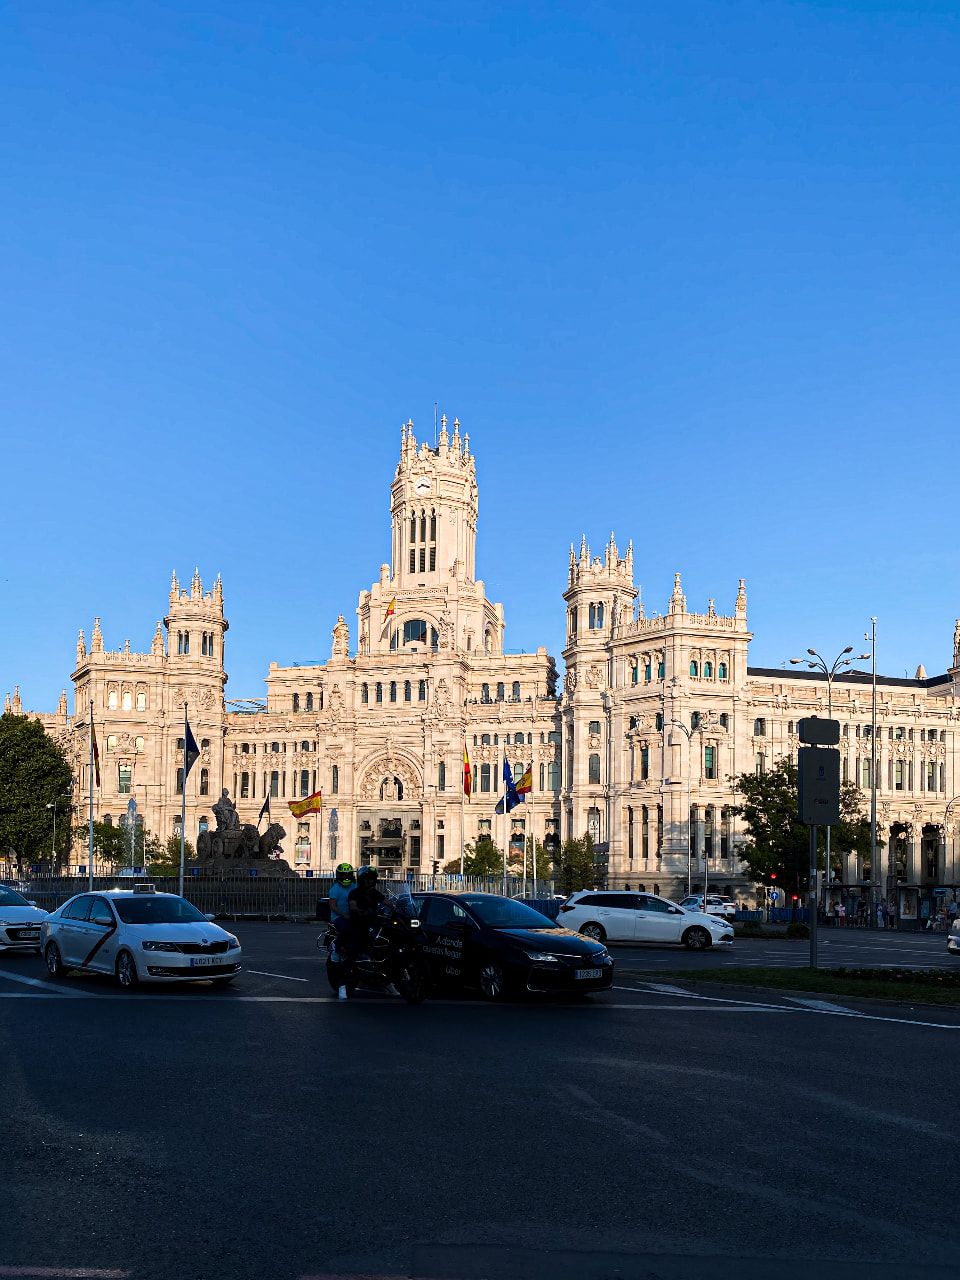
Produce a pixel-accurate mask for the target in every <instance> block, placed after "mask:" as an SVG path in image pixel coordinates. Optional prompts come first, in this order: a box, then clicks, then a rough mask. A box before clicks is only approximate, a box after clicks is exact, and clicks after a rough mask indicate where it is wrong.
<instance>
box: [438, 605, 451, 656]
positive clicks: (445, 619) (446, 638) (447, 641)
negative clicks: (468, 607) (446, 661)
mask: <svg viewBox="0 0 960 1280" xmlns="http://www.w3.org/2000/svg"><path fill="white" fill-rule="evenodd" d="M453 641H454V633H453V622H452V620H451V618H450V615H449V613H445V614H443V616H442V617H441V618H440V638H439V645H440V648H441V649H452V648H453Z"/></svg>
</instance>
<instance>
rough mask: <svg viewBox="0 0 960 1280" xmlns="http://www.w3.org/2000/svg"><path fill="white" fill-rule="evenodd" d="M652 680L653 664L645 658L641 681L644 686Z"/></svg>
mask: <svg viewBox="0 0 960 1280" xmlns="http://www.w3.org/2000/svg"><path fill="white" fill-rule="evenodd" d="M652 679H653V663H652V662H651V661H650V659H649V658H647V660H646V662H645V663H644V664H643V680H644V683H645V684H649V683H650V681H651V680H652Z"/></svg>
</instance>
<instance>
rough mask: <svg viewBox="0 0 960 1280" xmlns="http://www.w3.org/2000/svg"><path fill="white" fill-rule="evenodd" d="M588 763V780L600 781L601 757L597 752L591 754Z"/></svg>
mask: <svg viewBox="0 0 960 1280" xmlns="http://www.w3.org/2000/svg"><path fill="white" fill-rule="evenodd" d="M587 763H588V769H589V777H588V779H587V780H588V781H589V782H599V781H600V757H599V756H598V755H596V754H593V755H591V757H590V759H589V761H588V762H587Z"/></svg>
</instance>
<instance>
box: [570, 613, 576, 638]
mask: <svg viewBox="0 0 960 1280" xmlns="http://www.w3.org/2000/svg"><path fill="white" fill-rule="evenodd" d="M570 634H571V635H572V636H575V635H576V634H577V606H576V605H574V606H573V608H572V609H571V610H570Z"/></svg>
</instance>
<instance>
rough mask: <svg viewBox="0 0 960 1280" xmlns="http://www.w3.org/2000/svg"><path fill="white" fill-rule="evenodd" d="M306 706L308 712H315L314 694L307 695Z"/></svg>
mask: <svg viewBox="0 0 960 1280" xmlns="http://www.w3.org/2000/svg"><path fill="white" fill-rule="evenodd" d="M306 705H307V710H308V711H312V710H313V694H312V693H308V694H307V703H306Z"/></svg>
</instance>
